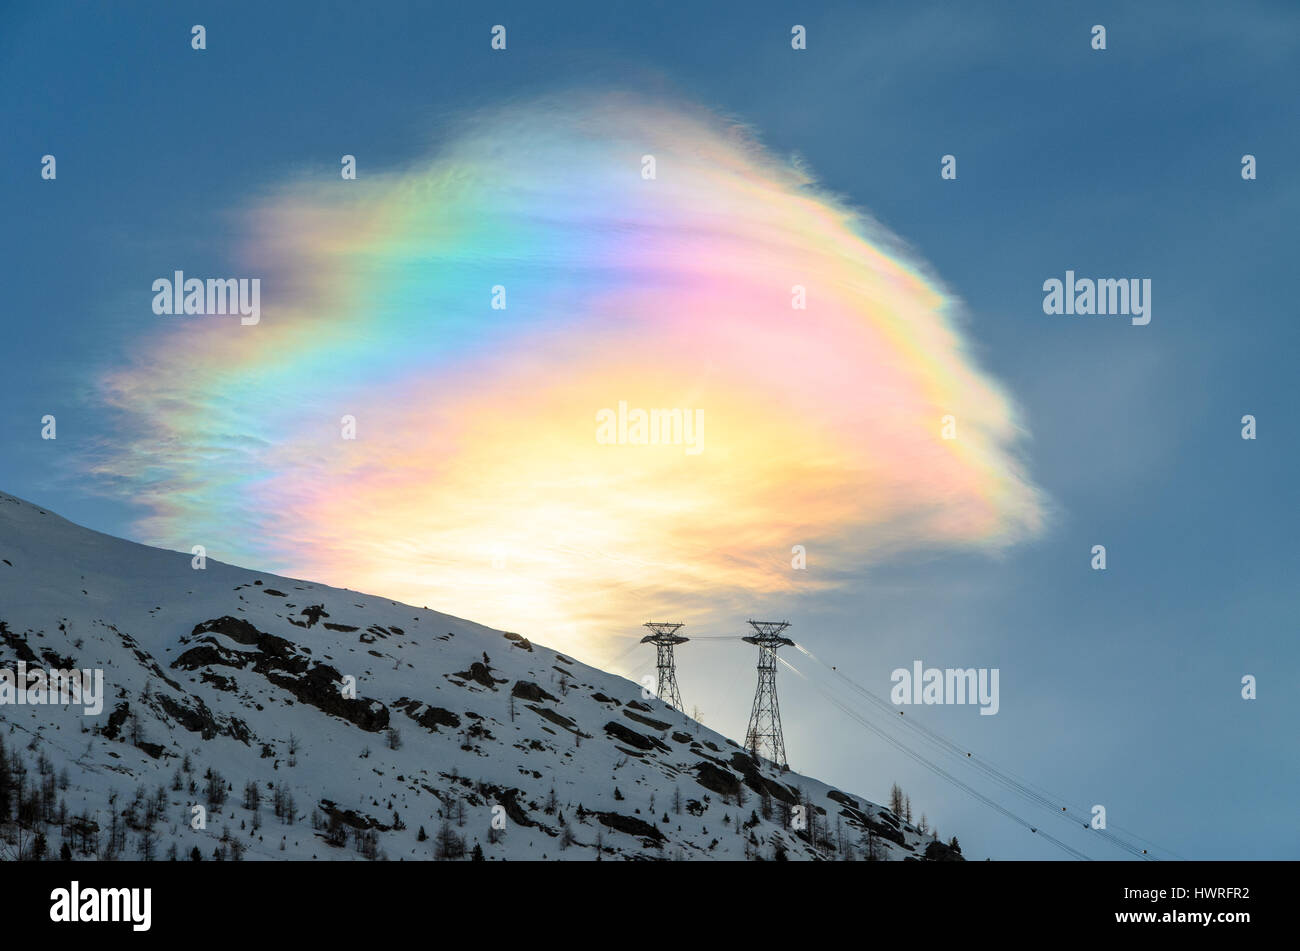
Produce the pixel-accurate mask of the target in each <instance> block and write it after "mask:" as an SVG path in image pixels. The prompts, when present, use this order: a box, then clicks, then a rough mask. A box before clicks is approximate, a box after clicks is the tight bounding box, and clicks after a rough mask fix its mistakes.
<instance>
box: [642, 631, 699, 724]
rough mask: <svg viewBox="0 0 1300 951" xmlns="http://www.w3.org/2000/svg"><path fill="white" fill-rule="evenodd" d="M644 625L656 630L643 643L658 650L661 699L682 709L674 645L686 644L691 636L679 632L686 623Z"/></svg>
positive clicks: (656, 660) (656, 664)
mask: <svg viewBox="0 0 1300 951" xmlns="http://www.w3.org/2000/svg"><path fill="white" fill-rule="evenodd" d="M641 626H642V627H648V628H650V630H652V631H654V633H653V634H647V635H646V636H645V637H643V638H641V643H642V644H653V645H654V646H655V651H656V652H657V654H656V658H655V667H656V669H657V670H658V671H659V688H658V691H657V692H658V694H659V699H660V700H662V701H663V702H664V703H666V704H668V705H669V706H670V707H672V708H673V709H674V710H679V711H681V712H683V713H684V712H685V711H684V710H682V695H681V693H680V692H679V691H678V690H677V663H676V661H674V660H673V647H674V646H675V645H677V644H685V643H686V642H687V641H689V640H690V638H689V637H682V636H681V635H680V634H678V633H677V632H678V631H679V630H681V629H682V628H683V627H685V626H686V625H684V624H670V623H667V622H663V621H647V622H646V623H645V624H643V625H641Z"/></svg>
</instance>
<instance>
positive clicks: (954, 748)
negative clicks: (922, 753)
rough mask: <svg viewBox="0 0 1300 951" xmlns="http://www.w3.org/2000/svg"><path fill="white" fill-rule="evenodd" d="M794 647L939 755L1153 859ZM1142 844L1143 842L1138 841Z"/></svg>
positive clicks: (1048, 795) (1119, 837)
mask: <svg viewBox="0 0 1300 951" xmlns="http://www.w3.org/2000/svg"><path fill="white" fill-rule="evenodd" d="M795 647H796V649H797V650H799V651H800V652H801V653H803V654H805V655H807V656H808V657H809V658H810V659H811V660H813V661H816V662H817V663H818V664H820V665H821V666H822V667H824V668H826V669H827V670H828V671H830V672H831V673H832V674H834V675H835V676H836V677H837V678H839V679H840V680H841V681H842V682H843V683H844V684H845V685H847V686H848V687H849V688H850V689H852V690H853V691H854V692H855V693H857V694H858V695H859V696H861V697H863V698H864V699H866V700H868V701H869V702H870V703H872V704H873V705H874V706H876V707H877V708H878V709H880V710H881V711H882V712H884V713H886V714H888V715H889V717H890V719H891V720H893V721H901V722H902V723H904V724H906V725H907V726H908V727H909V728H910V729H912V730H913V731H914V732H915V733H918V734H920V735H921V736H922V737H923V738H924V739H926V740H928V741H929V742H930V743H931V745H933V746H935V747H937V748H938V749H940V750H942V751H943V752H947V753H949V754H951V755H953V756H956V757H957V758H959V759H961V760H962V761H963V762H965V763H967V764H968V765H970V766H973V767H974V768H976V769H977V770H979V771H980V772H982V773H983V774H985V775H986V776H988V777H989V778H990V779H992V780H993V781H994V782H996V783H998V784H999V785H1001V786H1003V787H1004V788H1006V789H1008V790H1009V791H1012V792H1015V793H1016V794H1018V795H1020V796H1022V797H1024V798H1025V799H1028V800H1029V801H1031V802H1033V803H1035V804H1036V805H1038V806H1041V807H1042V808H1044V809H1046V810H1047V811H1048V812H1051V813H1052V814H1053V815H1055V816H1057V817H1058V818H1064V819H1067V820H1069V821H1072V822H1075V823H1078V824H1080V825H1081V826H1083V827H1084V828H1086V829H1088V830H1089V831H1091V832H1094V833H1096V834H1097V836H1098V837H1099V838H1102V839H1105V840H1106V841H1108V842H1110V843H1111V844H1112V845H1114V846H1116V847H1117V848H1121V849H1123V850H1125V851H1126V852H1129V853H1130V854H1132V855H1134V856H1136V857H1138V858H1142V859H1145V860H1148V861H1150V860H1153V859H1154V856H1152V855H1150V853H1149V852H1148V850H1146V849H1143V848H1141V847H1140V846H1137V845H1134V844H1133V843H1131V842H1128V841H1126V840H1125V839H1124V838H1123V837H1122V836H1119V835H1116V834H1115V833H1114V832H1113V831H1111V830H1110V829H1095V828H1093V827H1092V824H1091V822H1090V818H1091V817H1090V816H1089V815H1087V814H1086V813H1083V812H1081V811H1076V812H1073V813H1072V812H1070V810H1069V808H1068V806H1062V805H1061V803H1062V802H1063V801H1064V800H1063V799H1062V798H1061V797H1057V796H1053V795H1052V794H1050V793H1048V792H1047V791H1046V790H1043V789H1041V788H1039V787H1036V786H1034V785H1033V784H1032V783H1029V782H1027V781H1024V780H1021V779H1019V778H1017V777H1015V776H1014V775H1012V774H1011V773H1009V772H1007V771H1005V770H1001V769H999V768H997V767H996V766H994V765H993V764H992V763H991V762H989V761H987V760H985V759H983V758H982V757H976V756H975V755H974V754H973V753H972V752H971V751H969V750H967V749H965V748H964V747H962V746H960V745H958V744H957V743H954V742H953V741H952V740H949V739H948V738H947V737H945V736H943V735H942V734H940V733H938V732H937V731H935V730H932V729H930V728H929V727H927V726H926V725H925V724H923V723H921V722H920V721H918V720H917V719H916V718H915V717H908V716H906V715H905V714H904V712H903V711H900V710H898V709H897V708H896V706H895V705H894V704H892V703H890V702H889V701H887V700H885V699H884V698H883V697H880V696H878V695H877V694H875V693H873V692H872V691H870V690H868V689H867V688H866V687H863V686H862V685H861V684H858V683H856V682H855V681H853V680H852V679H851V678H849V677H848V676H847V675H845V674H843V673H841V672H840V671H839V670H837V669H836V668H835V667H832V666H831V665H829V664H827V663H826V662H825V661H824V660H822V659H821V658H819V657H818V656H817V655H815V654H814V653H813V652H812V651H810V650H808V649H807V648H806V647H804V646H803V645H802V644H798V643H796V644H795ZM805 679H807V678H805ZM1116 828H1118V827H1116ZM1122 831H1123V830H1122ZM1136 838H1141V837H1136ZM1142 841H1146V840H1142ZM1147 844H1148V845H1152V844H1153V843H1151V842H1147ZM1170 854H1173V853H1170Z"/></svg>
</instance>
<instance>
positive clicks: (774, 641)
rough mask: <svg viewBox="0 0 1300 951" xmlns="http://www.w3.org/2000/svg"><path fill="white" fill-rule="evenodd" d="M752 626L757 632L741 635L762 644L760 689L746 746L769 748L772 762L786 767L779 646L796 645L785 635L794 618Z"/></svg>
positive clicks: (754, 749)
mask: <svg viewBox="0 0 1300 951" xmlns="http://www.w3.org/2000/svg"><path fill="white" fill-rule="evenodd" d="M749 626H750V627H752V628H753V629H754V635H753V636H752V637H745V638H741V639H742V640H744V641H747V642H749V643H750V644H756V645H757V646H758V690H757V691H755V693H754V709H753V710H752V711H751V712H750V714H749V729H748V730H746V731H745V748H746V749H747V750H749V751H750V752H751V753H753V754H754V755H755V756H758V755H760V754H761V753H763V751H764V750H766V751H767V753H768V757H769V758H770V759H771V760H772V762H773V763H775V764H776V765H777V766H780V767H781V768H782V769H784V768H786V766H787V765H788V763H787V762H786V758H785V738H784V737H783V736H782V735H781V708H780V707H779V706H778V705H777V702H776V650H777V648H778V647H793V646H794V641H792V640H790V639H789V638H788V637H782V636H781V632H782V631H784V630H785V629H786V628H787V627H789V626H790V622H789V621H750V622H749Z"/></svg>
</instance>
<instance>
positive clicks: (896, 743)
mask: <svg viewBox="0 0 1300 951" xmlns="http://www.w3.org/2000/svg"><path fill="white" fill-rule="evenodd" d="M777 660H778V661H780V662H781V663H782V664H784V665H785V666H786V667H788V668H789V669H790V670H792V671H794V672H795V673H796V674H798V675H799V676H800V677H801V678H802V679H803V680H805V681H807V682H808V683H809V684H810V685H811V686H812V688H813V689H814V690H816V691H817V692H818V693H820V694H821V695H822V696H823V697H825V698H826V699H827V700H828V701H830V702H831V703H833V704H834V705H835V706H836V707H838V708H839V709H840V710H841V712H843V713H844V714H845V715H846V716H848V717H849V718H850V719H852V720H854V721H855V722H857V723H858V724H859V725H860V726H863V727H865V728H866V729H868V730H870V731H871V732H872V733H874V734H876V736H878V737H880V738H881V739H882V740H884V741H885V742H886V743H888V744H889V745H890V746H893V747H894V748H895V749H897V750H898V751H899V752H901V753H903V754H904V755H906V756H909V757H911V758H912V759H913V760H915V761H916V762H918V763H920V764H921V765H922V766H924V767H925V768H926V769H928V770H930V771H931V772H933V773H935V774H937V775H938V776H940V777H941V778H942V779H945V780H946V781H948V782H949V783H951V784H952V785H954V786H956V787H957V788H958V789H961V790H963V791H964V792H966V793H967V794H968V795H970V796H972V797H973V798H975V799H978V800H979V801H980V802H982V803H984V804H985V805H986V806H988V807H989V808H990V809H993V810H995V811H997V812H999V813H1001V814H1002V815H1004V816H1006V817H1007V818H1008V819H1010V820H1011V821H1012V822H1015V823H1017V824H1018V825H1021V826H1023V827H1024V828H1026V829H1028V830H1029V831H1030V832H1031V833H1034V834H1036V835H1039V836H1041V837H1042V838H1044V839H1046V840H1047V841H1048V842H1051V843H1052V844H1053V845H1055V846H1056V847H1057V848H1059V849H1061V850H1062V851H1063V852H1065V853H1067V854H1068V855H1071V856H1073V857H1074V858H1076V859H1078V860H1080V861H1083V862H1088V861H1091V858H1090V857H1089V856H1088V855H1086V854H1084V853H1083V852H1080V851H1079V850H1078V849H1076V848H1074V847H1073V846H1071V845H1068V844H1066V843H1065V842H1062V841H1061V840H1060V839H1058V838H1056V837H1055V836H1053V835H1051V834H1049V833H1047V832H1044V831H1043V830H1041V829H1039V828H1038V827H1037V826H1035V825H1033V824H1032V823H1031V822H1029V820H1027V819H1024V818H1022V817H1021V816H1018V815H1016V814H1015V813H1014V812H1012V811H1011V810H1010V809H1007V808H1005V807H1004V806H1002V805H1001V804H1000V803H998V802H996V801H995V800H993V799H990V798H989V797H988V796H986V795H984V794H983V793H982V792H980V791H979V790H977V789H975V788H974V787H972V786H969V785H967V784H966V783H964V782H962V781H961V780H960V779H958V778H957V777H956V776H954V775H952V774H951V773H949V772H948V771H947V770H946V769H944V768H943V767H942V766H940V765H938V764H937V763H934V762H931V761H930V760H929V759H927V758H925V757H924V756H922V755H921V754H920V753H917V752H916V751H915V750H912V749H911V748H909V747H908V746H906V745H905V744H904V743H902V742H901V741H900V740H897V739H895V738H894V737H892V736H890V735H889V734H887V733H885V732H884V731H883V730H881V729H880V728H879V727H877V726H876V725H875V724H874V723H871V722H870V721H868V720H867V719H865V718H864V717H862V716H860V715H859V714H858V713H857V712H856V711H855V710H853V709H852V708H851V707H849V706H847V705H846V704H844V703H842V702H841V701H840V700H839V698H837V697H835V696H833V695H832V694H830V693H829V692H828V691H826V690H824V689H822V687H821V685H820V684H818V683H816V682H815V681H813V680H810V679H809V678H808V677H807V676H805V675H804V673H803V672H802V671H801V670H799V668H797V667H795V666H794V664H792V663H790V662H789V661H788V660H786V659H785V658H784V657H777Z"/></svg>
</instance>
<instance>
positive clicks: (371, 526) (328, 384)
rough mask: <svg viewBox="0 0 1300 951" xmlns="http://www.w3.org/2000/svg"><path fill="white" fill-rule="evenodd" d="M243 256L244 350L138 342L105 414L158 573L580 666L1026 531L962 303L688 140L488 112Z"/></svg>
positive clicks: (170, 327) (730, 150)
mask: <svg viewBox="0 0 1300 951" xmlns="http://www.w3.org/2000/svg"><path fill="white" fill-rule="evenodd" d="M644 155H653V156H654V159H655V171H656V177H655V178H654V179H652V180H647V179H645V178H643V176H642V157H643V156H644ZM246 234H247V242H246V245H245V246H244V247H243V248H242V249H241V256H242V258H243V259H244V260H245V261H246V262H247V265H246V269H245V271H246V274H247V276H260V277H261V278H262V320H261V323H260V324H258V325H257V326H251V327H244V326H240V324H239V322H238V320H237V319H232V318H221V317H190V318H152V319H153V320H155V321H162V322H166V326H163V327H161V328H160V327H159V326H158V325H154V326H153V327H152V329H153V330H154V331H155V332H154V333H152V334H149V335H142V341H143V342H142V344H141V348H142V353H141V356H140V358H139V360H138V362H137V363H135V364H133V365H131V366H128V367H122V368H118V369H116V370H114V371H113V372H112V373H111V374H109V375H108V376H107V377H106V379H105V380H104V393H105V397H106V398H107V399H108V400H109V401H110V402H111V403H112V404H114V405H115V406H117V407H119V408H120V409H121V410H122V411H123V412H125V413H126V414H128V415H129V416H130V417H132V418H133V419H134V424H133V425H130V426H129V427H128V428H129V429H130V431H131V433H132V435H131V437H130V438H129V439H127V440H125V441H124V442H123V444H122V446H121V448H120V449H118V450H116V451H115V452H113V453H112V454H111V455H110V456H109V457H108V458H106V459H104V460H102V461H101V463H100V465H99V470H100V472H101V473H102V474H106V475H112V476H116V477H119V478H121V479H125V480H126V481H127V482H128V484H130V485H131V487H132V489H133V492H134V493H135V497H136V498H137V499H138V500H139V501H141V502H142V503H144V504H145V505H146V506H148V510H149V511H150V512H151V513H152V514H151V515H149V516H148V517H146V518H145V519H144V520H143V521H142V522H141V524H140V525H139V526H138V531H139V534H140V535H142V536H143V538H144V540H146V541H150V542H153V543H156V544H162V545H167V546H169V547H177V548H183V549H188V548H189V547H190V546H191V545H192V544H195V543H197V542H202V543H204V544H206V545H207V546H208V549H209V552H210V553H211V555H212V557H216V558H219V559H221V560H225V561H233V562H236V563H246V564H251V565H256V566H262V567H267V568H270V569H275V570H280V571H283V572H287V573H292V574H295V575H298V576H303V577H310V578H314V579H318V580H321V581H325V582H328V583H332V584H336V585H346V586H348V587H351V588H355V589H360V590H368V591H373V592H375V593H379V594H385V595H388V596H391V597H393V598H398V599H402V600H406V601H410V602H413V603H416V604H427V605H429V606H430V607H434V608H437V609H438V610H442V611H446V612H449V613H453V614H458V615H461V616H465V617H471V618H473V619H475V620H478V621H482V622H484V623H489V624H493V625H495V626H500V627H505V628H507V629H512V630H520V631H522V632H525V633H529V634H531V635H533V636H537V637H539V638H542V639H549V640H550V642H552V643H555V644H557V645H562V646H567V647H569V648H570V649H581V648H582V647H584V646H589V645H591V644H592V643H593V642H594V641H595V640H597V639H598V638H599V637H600V636H601V634H602V633H604V632H608V631H613V630H616V629H617V630H619V631H626V630H628V629H629V628H630V627H634V626H635V624H637V623H639V622H640V621H641V620H644V619H645V617H643V615H645V616H646V617H648V616H650V615H656V616H657V615H665V614H671V613H673V610H674V608H675V607H680V606H683V605H686V604H689V603H695V602H697V601H698V600H699V599H700V598H701V597H705V596H707V597H708V598H709V599H711V600H713V601H714V602H715V603H718V604H724V603H735V604H741V603H755V602H756V601H758V600H761V599H763V598H779V597H781V596H783V595H786V594H788V593H790V592H794V591H796V590H799V591H807V590H809V589H810V588H812V589H815V588H817V587H819V586H829V585H833V584H837V583H843V581H844V579H847V578H851V577H853V575H854V573H855V572H858V571H860V570H862V569H863V568H864V567H866V566H868V565H870V564H871V563H872V562H873V561H876V560H878V559H882V558H887V557H890V556H892V555H895V554H897V553H899V552H900V551H904V550H908V549H919V550H951V549H989V550H996V549H1000V548H1002V547H1004V546H1007V545H1009V544H1012V543H1014V542H1016V541H1017V540H1020V539H1022V538H1025V537H1027V536H1030V535H1032V534H1034V533H1035V532H1037V531H1038V530H1039V528H1040V527H1041V523H1042V520H1043V503H1042V499H1041V496H1040V494H1039V492H1038V491H1037V490H1036V489H1035V488H1034V486H1033V485H1032V484H1031V482H1030V481H1029V479H1028V478H1027V476H1026V475H1025V472H1024V470H1023V467H1022V465H1021V463H1020V462H1019V460H1018V457H1017V455H1016V442H1017V440H1018V439H1019V438H1020V436H1021V435H1022V433H1021V429H1020V427H1019V424H1018V422H1017V419H1016V414H1015V411H1014V407H1013V406H1012V404H1011V403H1010V401H1009V399H1008V397H1007V396H1006V394H1005V393H1004V392H1003V391H1002V389H1001V388H1000V387H999V386H998V385H997V384H996V383H995V382H994V381H993V380H992V379H990V378H989V377H988V376H987V375H986V374H985V373H983V372H982V371H981V370H980V369H979V367H977V366H976V365H975V363H974V362H973V360H972V359H971V356H970V354H969V352H968V349H967V347H966V345H965V343H964V341H963V339H962V337H961V335H960V333H959V332H958V329H957V325H956V323H955V321H954V303H953V301H952V299H951V298H950V297H949V296H947V294H946V293H945V291H944V290H943V289H942V288H941V287H940V286H939V285H938V284H937V283H936V281H935V280H934V278H933V277H932V276H930V275H929V274H928V273H927V272H926V271H925V270H924V269H923V268H921V267H920V266H918V264H917V263H916V262H914V261H912V260H910V259H909V258H908V257H907V256H906V255H905V254H904V253H903V252H902V251H901V250H900V248H899V245H898V242H897V241H896V240H895V239H893V238H892V237H891V236H890V235H888V234H887V233H886V232H884V231H883V229H881V228H880V227H878V226H877V225H875V224H874V223H873V222H871V221H870V220H869V219H868V218H866V217H865V216H863V215H861V214H860V213H858V212H856V211H855V210H854V209H851V208H849V207H848V206H846V205H845V204H843V203H842V202H840V201H839V200H837V199H835V198H834V197H832V196H830V195H828V194H825V193H824V192H823V191H821V190H819V189H818V188H817V187H816V185H815V183H814V182H813V181H812V180H811V179H810V178H809V176H808V174H807V173H806V171H804V170H802V169H801V168H800V167H799V166H798V165H797V164H795V163H792V162H789V161H784V160H781V159H779V158H777V157H774V156H773V155H771V154H769V153H768V152H766V151H765V150H764V149H762V148H761V147H760V146H759V145H758V144H757V143H756V142H755V141H754V139H753V138H752V136H751V135H749V134H748V132H747V131H746V130H745V129H743V128H741V127H739V126H737V125H735V124H734V123H729V122H726V121H724V120H722V119H719V118H717V117H715V116H713V115H711V114H708V113H705V112H703V111H701V110H697V109H694V108H689V107H683V106H678V105H670V104H665V103H661V102H649V101H646V100H643V99H638V98H634V97H624V96H615V95H611V96H604V97H593V98H590V99H586V100H581V101H575V100H573V99H571V98H569V99H565V100H559V99H555V100H547V99H540V100H537V101H534V102H531V103H529V104H527V105H521V106H516V107H511V108H506V109H503V110H501V111H500V112H498V113H496V114H494V115H492V116H489V117H486V118H478V119H474V120H472V121H468V122H466V123H464V124H462V125H461V126H460V127H459V129H458V130H457V132H456V133H455V134H454V135H453V136H451V137H450V138H449V139H448V141H447V143H446V144H445V145H444V146H443V147H442V148H441V149H440V151H439V152H438V153H437V154H435V155H433V156H432V157H431V158H429V159H428V160H427V161H425V162H422V163H419V164H416V165H414V166H412V167H410V168H406V169H403V170H399V171H389V172H385V173H382V174H379V173H376V172H375V171H374V170H373V169H371V168H367V167H366V165H365V163H364V161H363V164H362V172H361V175H360V177H359V178H358V179H357V180H356V181H343V180H341V179H340V178H339V177H338V175H337V173H334V174H332V175H330V176H328V177H327V176H321V177H320V178H318V179H317V180H315V181H313V182H311V183H306V184H303V183H298V184H291V185H288V186H286V187H285V188H283V189H282V190H281V191H278V192H277V193H275V194H274V195H273V196H272V197H269V198H267V199H265V200H263V201H261V202H259V203H258V204H257V205H256V206H255V207H253V208H251V209H249V211H248V218H247V229H246ZM496 285H501V286H503V287H504V288H505V294H506V298H505V300H506V308H505V309H504V310H497V309H493V308H492V306H491V302H492V288H493V287H494V286H496ZM795 285H801V286H803V287H804V288H806V294H807V308H806V309H804V310H799V309H794V308H792V306H791V301H792V294H793V291H792V288H793V287H794V286H795ZM620 401H623V402H625V403H626V404H627V405H628V406H629V407H632V408H638V407H639V408H665V409H671V408H680V409H689V410H698V411H700V412H701V413H702V415H703V419H704V430H703V439H702V443H701V445H702V447H703V451H701V452H699V453H698V454H692V453H688V452H686V451H685V450H684V448H683V446H681V445H607V444H602V443H601V442H600V441H598V439H597V437H596V433H597V425H596V422H597V415H598V413H599V412H600V411H601V410H603V409H611V410H616V409H617V407H618V406H619V403H620ZM949 414H951V415H952V416H954V417H955V418H956V420H957V436H958V438H957V439H955V440H945V439H943V438H941V434H940V429H941V422H940V421H941V418H942V417H943V416H945V415H949ZM344 415H351V416H354V417H355V418H356V421H357V436H356V439H355V440H345V439H342V438H341V435H340V430H341V424H340V419H341V417H343V416H344ZM796 544H799V545H804V546H806V548H807V551H808V559H809V570H807V571H793V570H792V569H791V567H790V559H791V547H792V546H793V545H796Z"/></svg>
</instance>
